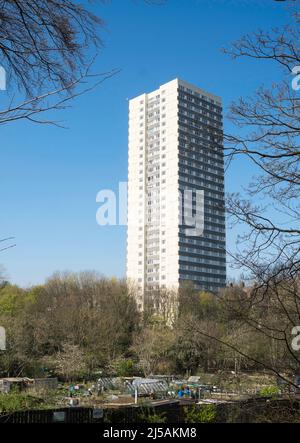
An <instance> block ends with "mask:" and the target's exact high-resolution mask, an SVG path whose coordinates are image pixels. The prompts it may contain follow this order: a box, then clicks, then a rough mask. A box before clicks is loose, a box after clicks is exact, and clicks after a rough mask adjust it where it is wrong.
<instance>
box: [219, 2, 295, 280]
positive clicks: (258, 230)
mask: <svg viewBox="0 0 300 443" xmlns="http://www.w3.org/2000/svg"><path fill="white" fill-rule="evenodd" d="M297 6H299V2H297ZM227 52H229V53H230V54H231V55H232V56H233V57H250V58H255V59H259V60H261V61H262V62H263V63H266V60H268V61H270V62H273V65H274V68H276V66H279V67H280V68H281V69H282V81H281V82H280V83H274V84H273V85H272V86H271V87H270V88H268V89H267V88H266V87H261V88H259V89H258V90H257V91H256V92H255V93H254V95H253V96H252V97H250V98H248V99H246V98H241V99H240V100H239V102H238V103H234V104H233V105H232V106H231V109H230V118H231V121H232V122H233V123H234V124H235V125H236V128H237V131H236V134H227V135H226V142H227V146H226V149H227V152H226V155H227V156H228V158H229V159H230V160H232V159H234V158H235V157H246V158H247V159H248V160H249V167H251V165H252V166H254V170H255V171H256V173H257V175H256V176H255V177H254V178H253V182H252V183H250V184H249V187H248V190H247V191H248V195H246V196H243V197H241V196H240V195H239V194H232V195H230V196H229V198H228V202H227V208H228V212H229V214H230V215H231V216H232V217H233V218H232V220H233V221H234V222H238V223H239V222H241V223H242V224H244V226H245V227H246V229H245V236H243V237H242V238H240V240H241V243H242V248H241V249H240V251H239V252H240V253H239V254H237V255H236V256H235V259H236V261H237V263H238V266H244V267H246V268H248V269H250V270H251V273H252V275H253V276H254V278H258V279H259V280H261V281H267V280H268V279H269V278H270V276H271V275H272V272H273V271H274V272H275V273H276V274H278V272H283V273H284V276H285V277H287V274H289V275H290V277H293V276H296V275H298V273H299V263H300V261H299V260H300V257H299V244H300V229H299V219H300V205H299V201H300V200H299V197H300V148H299V142H300V138H299V136H300V95H299V91H296V90H294V89H293V88H292V79H293V77H292V75H291V73H292V69H293V68H294V67H295V66H299V65H300V16H299V12H297V11H296V12H295V11H294V13H293V15H292V17H291V23H290V24H289V25H287V26H285V27H284V28H283V29H273V30H271V31H270V32H267V31H259V32H257V33H255V34H254V35H251V36H245V37H243V38H242V39H241V40H239V41H238V42H236V43H234V44H233V45H232V47H231V48H230V49H229V50H227ZM274 72H275V71H274Z"/></svg>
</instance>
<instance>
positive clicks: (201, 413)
mask: <svg viewBox="0 0 300 443" xmlns="http://www.w3.org/2000/svg"><path fill="white" fill-rule="evenodd" d="M216 416H217V408H216V406H215V405H201V406H200V408H199V407H197V406H195V405H193V407H192V408H188V407H185V408H184V418H185V420H184V421H185V423H213V422H214V421H215V420H216Z"/></svg>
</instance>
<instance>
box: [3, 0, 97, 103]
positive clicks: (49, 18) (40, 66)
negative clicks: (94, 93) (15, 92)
mask: <svg viewBox="0 0 300 443" xmlns="http://www.w3.org/2000/svg"><path fill="white" fill-rule="evenodd" d="M101 26H103V22H102V20H101V19H100V18H99V17H96V16H95V15H93V14H92V13H91V12H89V11H88V10H87V9H85V8H84V7H83V6H82V5H80V4H79V3H78V2H74V1H69V0H30V1H26V0H22V1H17V0H8V1H2V2H1V4H0V64H1V65H2V66H3V67H4V68H5V69H6V72H7V73H8V77H9V80H10V83H12V84H17V85H18V86H19V87H20V88H21V89H22V90H25V91H26V93H27V95H28V96H31V97H32V96H33V94H36V93H37V92H40V91H41V90H44V89H45V88H46V90H49V85H50V84H51V85H52V86H51V87H52V88H55V89H56V88H58V87H64V88H66V87H68V85H70V84H72V82H74V80H75V79H76V78H77V77H78V75H79V74H80V71H81V69H82V67H83V66H85V64H86V61H87V50H88V49H92V47H95V48H99V47H101V45H102V42H101V40H100V38H99V32H98V29H99V28H100V27H101Z"/></svg>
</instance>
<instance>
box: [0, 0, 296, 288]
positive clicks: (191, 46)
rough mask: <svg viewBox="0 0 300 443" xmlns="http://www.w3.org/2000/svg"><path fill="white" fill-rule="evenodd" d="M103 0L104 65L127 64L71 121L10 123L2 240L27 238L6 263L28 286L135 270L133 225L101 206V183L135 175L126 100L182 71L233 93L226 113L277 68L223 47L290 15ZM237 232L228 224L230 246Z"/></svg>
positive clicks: (244, 175)
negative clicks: (129, 255)
mask: <svg viewBox="0 0 300 443" xmlns="http://www.w3.org/2000/svg"><path fill="white" fill-rule="evenodd" d="M94 9H95V10H96V11H97V12H98V13H99V15H100V16H101V17H103V18H104V19H105V21H106V30H105V31H103V33H102V37H103V39H104V41H105V48H104V50H103V51H102V53H101V54H100V56H99V58H98V60H97V63H96V67H95V69H96V70H98V71H107V70H110V69H112V68H120V69H121V72H120V73H119V74H118V75H117V76H115V77H114V78H112V79H110V80H107V82H105V83H104V84H103V85H102V86H100V87H99V88H98V89H97V90H95V91H93V92H92V93H90V94H89V95H86V96H84V97H81V98H80V99H78V100H77V101H76V102H75V103H74V104H73V107H72V108H71V109H69V110H67V111H66V112H64V113H63V114H62V113H60V114H59V115H57V119H59V120H62V119H63V120H65V122H66V123H67V124H68V126H69V129H67V130H65V129H59V128H55V127H51V126H37V125H33V124H28V123H18V124H11V125H10V126H4V127H1V139H0V140H1V141H0V143H1V169H0V199H1V217H0V237H4V236H10V235H14V236H15V237H16V242H17V246H16V248H14V249H11V250H8V251H6V252H5V253H1V256H0V263H2V264H3V265H4V267H5V268H6V273H7V275H8V277H9V279H10V280H11V281H12V282H15V283H18V284H21V285H25V286H28V285H31V284H36V283H39V282H42V281H43V280H44V279H45V278H46V277H47V276H49V275H51V273H53V272H54V271H56V270H73V271H77V270H87V269H94V270H98V271H100V272H102V273H103V274H106V275H109V276H120V277H121V276H123V275H124V273H125V252H126V251H125V250H126V228H125V227H100V226H98V225H97V224H96V218H95V215H96V210H97V208H98V204H97V203H96V194H97V192H98V191H99V190H101V189H103V188H110V189H117V186H118V182H119V181H126V180H127V125H128V123H127V109H128V102H127V98H131V97H134V96H136V95H138V94H140V93H142V92H144V91H151V90H153V89H155V88H157V87H158V86H159V85H160V84H161V83H164V82H167V81H169V80H171V79H173V78H175V77H179V78H182V79H184V80H186V81H188V82H191V83H195V84H196V85H198V86H199V87H201V88H203V89H205V90H207V91H210V92H212V93H215V94H217V95H220V96H222V97H223V101H224V105H225V112H226V108H227V106H228V104H229V103H230V101H231V100H234V99H237V98H238V97H239V96H247V95H249V94H251V92H252V91H253V90H254V89H255V88H256V87H257V86H259V85H260V84H261V83H265V84H270V83H271V82H272V81H274V80H276V76H278V72H274V71H273V69H274V67H273V66H272V65H271V64H268V62H267V63H262V64H261V63H257V62H253V61H252V62H250V61H247V60H240V61H233V60H231V59H230V58H229V57H228V56H225V55H223V54H222V53H221V51H220V48H221V47H223V46H225V45H228V44H229V43H230V42H231V41H233V40H235V39H237V38H239V37H240V36H241V35H242V34H243V33H247V32H249V33H250V32H252V31H254V30H255V29H257V28H259V27H261V28H266V27H270V26H277V25H280V24H282V23H285V22H286V20H287V13H286V11H285V9H284V3H281V2H275V1H272V0H232V1H230V0H226V1H225V0H168V1H167V3H166V4H165V5H163V6H158V7H155V6H147V5H145V4H144V3H143V2H142V0H139V1H138V0H135V1H131V0H113V1H112V2H111V3H107V4H105V5H98V6H94ZM0 94H1V92H0ZM0 101H1V95H0ZM0 103H1V102H0ZM252 172H253V171H251V169H250V168H249V165H248V164H247V163H245V162H236V163H235V164H233V166H232V167H231V169H230V170H229V172H228V173H227V177H226V190H227V191H240V190H241V189H242V186H243V185H245V184H246V183H247V181H248V179H249V178H250V177H251V175H252ZM235 235H236V233H235V232H230V233H229V235H228V246H229V247H231V246H234V242H235Z"/></svg>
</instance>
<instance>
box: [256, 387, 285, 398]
mask: <svg viewBox="0 0 300 443" xmlns="http://www.w3.org/2000/svg"><path fill="white" fill-rule="evenodd" d="M259 394H260V396H261V397H272V398H276V397H278V395H279V394H280V390H279V388H278V387H277V386H266V387H265V388H262V389H261V390H260V393H259Z"/></svg>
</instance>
